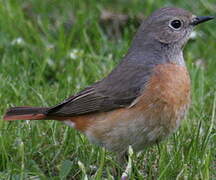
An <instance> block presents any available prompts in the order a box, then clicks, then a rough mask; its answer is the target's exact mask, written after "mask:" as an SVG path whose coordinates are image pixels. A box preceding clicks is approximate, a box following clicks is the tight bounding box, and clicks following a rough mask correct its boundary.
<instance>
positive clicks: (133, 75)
mask: <svg viewBox="0 0 216 180" xmlns="http://www.w3.org/2000/svg"><path fill="white" fill-rule="evenodd" d="M118 71H120V72H118ZM148 75H149V73H148V71H146V70H144V69H142V68H136V70H134V69H132V68H131V67H128V68H123V69H118V68H117V69H116V70H114V71H113V72H112V73H111V74H110V75H109V76H108V77H107V78H105V79H103V80H102V81H99V82H97V83H95V84H93V85H92V86H90V87H88V88H86V89H84V90H83V91H81V92H80V93H78V94H77V95H74V96H72V97H70V98H68V99H66V100H65V101H63V102H62V103H60V104H58V105H56V106H54V107H51V108H50V109H49V110H48V111H47V112H46V114H47V115H50V116H77V115H83V114H88V113H94V112H105V111H110V110H114V109H117V108H121V107H127V106H129V105H130V104H131V103H132V102H133V101H134V100H135V99H136V98H137V96H138V95H139V93H140V90H141V89H142V88H143V87H144V86H145V84H146V80H147V77H148Z"/></svg>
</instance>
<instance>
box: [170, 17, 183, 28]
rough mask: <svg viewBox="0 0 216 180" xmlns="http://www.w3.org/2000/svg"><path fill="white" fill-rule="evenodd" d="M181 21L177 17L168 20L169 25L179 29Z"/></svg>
mask: <svg viewBox="0 0 216 180" xmlns="http://www.w3.org/2000/svg"><path fill="white" fill-rule="evenodd" d="M181 26H182V22H181V21H180V20H178V19H175V20H172V21H170V24H169V27H171V28H172V29H174V30H179V29H181Z"/></svg>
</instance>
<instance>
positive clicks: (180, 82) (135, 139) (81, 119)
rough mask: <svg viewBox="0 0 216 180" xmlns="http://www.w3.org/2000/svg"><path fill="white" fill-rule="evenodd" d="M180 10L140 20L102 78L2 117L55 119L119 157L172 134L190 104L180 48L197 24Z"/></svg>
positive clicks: (188, 81)
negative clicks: (41, 104) (123, 51)
mask: <svg viewBox="0 0 216 180" xmlns="http://www.w3.org/2000/svg"><path fill="white" fill-rule="evenodd" d="M213 18H214V17H213V16H196V15H194V14H192V13H191V12H189V11H187V10H184V9H182V8H176V7H163V8H160V9H158V10H156V11H155V12H153V13H152V14H151V15H150V16H149V17H147V18H146V19H145V20H143V22H142V23H141V25H140V27H139V28H138V30H137V32H136V34H135V36H134V38H133V40H132V43H131V46H130V47H129V50H128V52H127V53H126V55H125V56H124V57H123V58H122V60H121V61H120V63H119V64H118V65H117V66H116V67H115V68H114V69H113V70H112V71H111V72H110V73H109V74H108V75H107V76H106V77H104V78H103V79H101V80H100V81H97V82H95V83H93V84H92V85H90V86H88V87H86V88H85V89H83V90H82V91H80V92H79V93H77V94H75V95H72V96H71V97H69V98H67V99H65V100H64V101H63V102H61V103H59V104H57V105H54V106H51V107H31V106H22V107H11V108H9V109H8V110H7V111H6V113H5V115H4V117H3V119H4V120H6V121H13V120H57V121H61V122H63V123H65V124H67V125H69V126H70V127H72V128H74V129H76V130H78V131H80V132H82V133H84V134H85V135H86V136H87V137H88V139H89V140H90V142H92V143H94V144H97V145H99V146H103V147H105V148H106V149H108V150H109V151H112V152H116V153H118V154H119V155H121V154H124V153H125V152H127V150H128V147H129V146H131V147H132V148H133V150H134V151H141V150H143V149H144V148H146V147H148V146H150V145H153V144H156V143H158V142H160V141H162V140H164V139H165V138H167V137H168V136H169V135H170V134H172V133H173V132H175V131H176V130H177V129H178V127H179V126H180V123H181V121H182V120H183V119H184V117H185V115H186V113H187V111H188V108H189V106H190V104H191V79H190V75H189V72H188V70H187V67H186V64H185V61H184V57H183V48H184V46H185V44H186V43H187V41H188V40H189V37H190V34H191V32H192V31H193V29H194V27H195V26H197V25H198V24H201V23H203V22H206V21H208V20H211V19H213Z"/></svg>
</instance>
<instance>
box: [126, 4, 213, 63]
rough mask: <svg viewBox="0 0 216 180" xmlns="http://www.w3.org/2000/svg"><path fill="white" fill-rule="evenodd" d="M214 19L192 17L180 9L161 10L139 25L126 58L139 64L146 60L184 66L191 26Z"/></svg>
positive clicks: (209, 17)
mask: <svg viewBox="0 0 216 180" xmlns="http://www.w3.org/2000/svg"><path fill="white" fill-rule="evenodd" d="M213 18H214V17H212V16H195V15H193V14H192V13H191V12H188V11H186V10H184V9H181V8H173V7H166V8H161V9H159V10H157V11H155V12H154V13H153V14H152V15H151V16H149V17H148V18H147V19H146V20H145V21H144V22H143V23H142V24H141V26H140V28H139V29H138V32H137V34H136V36H135V38H134V40H133V43H132V46H131V48H130V50H129V53H128V55H129V56H130V59H135V58H136V59H139V61H142V60H141V59H140V57H147V58H144V60H145V61H149V62H152V63H155V64H157V63H163V62H167V61H168V62H172V63H177V64H184V60H183V56H182V49H183V47H184V45H185V43H186V42H187V41H188V39H189V37H190V34H191V32H192V31H193V29H194V27H195V26H196V25H198V24H200V23H202V22H205V21H208V20H210V19H213ZM137 55H138V56H137ZM133 56H135V57H133ZM157 61H161V62H157Z"/></svg>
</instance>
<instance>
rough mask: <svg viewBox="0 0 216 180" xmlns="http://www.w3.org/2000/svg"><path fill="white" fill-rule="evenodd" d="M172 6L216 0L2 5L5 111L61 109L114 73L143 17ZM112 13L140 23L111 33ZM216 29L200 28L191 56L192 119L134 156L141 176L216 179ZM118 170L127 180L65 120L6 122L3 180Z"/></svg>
mask: <svg viewBox="0 0 216 180" xmlns="http://www.w3.org/2000/svg"><path fill="white" fill-rule="evenodd" d="M167 5H172V6H177V7H183V8H186V9H188V10H190V11H192V12H194V13H196V14H197V15H216V3H215V0H208V1H207V0H205V1H204V0H193V1H186V0H177V1H175V4H173V3H172V1H167V3H164V2H162V1H158V2H157V3H156V1H152V0H146V1H138V0H134V1H129V0H119V1H114V0H100V1H97V0H91V1H90V0H72V1H67V0H62V1H57V0H52V1H51V0H49V1H48V0H47V1H42V0H40V1H39V0H38V1H33V0H29V1H24V0H17V1H13V0H7V1H4V0H0V62H1V63H0V100H1V106H0V114H1V115H3V113H4V112H5V110H6V109H7V108H8V107H10V106H13V105H21V106H22V105H35V106H48V105H53V104H56V103H58V102H60V101H61V100H63V99H64V98H66V97H68V96H69V95H71V94H74V93H76V92H78V91H79V90H81V89H83V88H84V87H86V86H87V85H89V84H91V83H93V82H95V81H97V80H99V79H101V78H102V77H104V76H106V75H107V74H108V73H109V72H110V71H111V69H112V68H113V67H114V66H115V65H116V64H117V63H118V62H119V60H120V59H121V58H122V57H123V55H124V54H125V53H126V51H127V49H128V47H129V45H130V42H131V38H132V36H133V34H134V33H135V31H136V28H137V26H138V23H137V22H136V21H135V20H134V18H135V17H136V16H137V15H138V14H140V13H142V14H144V16H147V15H149V14H150V13H151V12H152V11H153V10H155V9H157V8H159V7H162V6H167ZM103 9H109V10H112V11H114V12H120V13H123V14H124V13H125V14H128V15H129V17H130V21H129V22H128V23H125V24H123V25H122V26H121V31H117V33H109V31H110V29H112V28H113V25H112V24H110V23H105V24H102V23H101V20H100V13H101V11H102V10H103ZM72 21H74V23H72ZM215 27H216V23H215V21H214V22H213V21H212V22H208V23H206V24H203V25H201V26H200V27H198V28H197V29H196V31H197V32H198V36H197V37H196V39H195V40H190V42H189V43H188V44H187V46H186V48H185V51H184V56H185V59H186V62H187V65H188V68H189V71H190V74H191V78H192V85H193V88H192V93H193V94H192V98H193V102H192V105H191V108H190V111H189V113H188V115H187V117H186V119H185V121H184V122H183V123H182V125H181V128H180V129H179V130H178V131H177V132H176V133H175V134H174V135H172V136H171V137H169V138H168V139H167V140H165V141H163V142H162V143H160V145H159V146H153V147H149V148H147V149H145V150H144V152H142V153H138V154H135V153H131V156H130V161H129V164H128V166H131V169H130V168H129V169H130V170H129V172H130V174H129V176H130V178H131V179H160V180H161V179H163V180H167V179H204V180H207V179H216V150H215V149H216V122H215V121H216V115H215V111H216V70H215V68H216V33H215V32H216V28H215ZM112 34H113V36H112ZM74 50H75V51H74ZM71 52H72V53H74V52H75V55H76V58H75V59H73V57H72V58H71V57H70V56H69V54H70V53H71ZM200 62H201V65H200ZM114 168H117V169H118V170H119V175H118V177H120V176H121V174H122V173H123V172H124V169H122V168H121V167H119V164H118V163H117V162H116V159H115V155H114V154H112V153H109V152H107V151H105V150H104V149H102V148H99V147H96V146H94V145H91V144H90V143H89V142H88V140H87V139H86V137H85V136H83V135H82V134H80V133H79V132H77V131H75V130H73V129H71V128H69V127H67V126H65V125H63V124H62V123H60V122H54V121H32V122H28V121H17V122H11V123H8V122H4V121H0V179H14V180H15V179H16V180H17V179H85V178H89V179H104V178H107V179H113V173H112V172H113V169H114Z"/></svg>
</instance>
